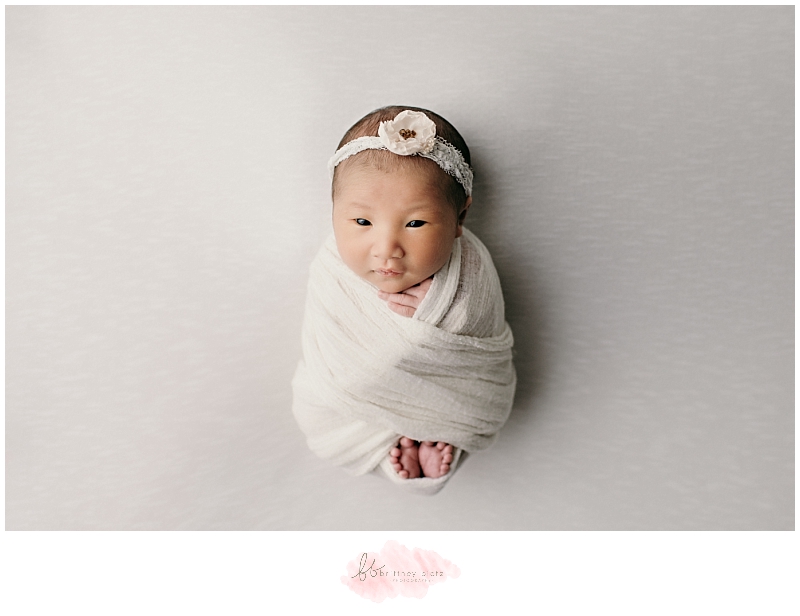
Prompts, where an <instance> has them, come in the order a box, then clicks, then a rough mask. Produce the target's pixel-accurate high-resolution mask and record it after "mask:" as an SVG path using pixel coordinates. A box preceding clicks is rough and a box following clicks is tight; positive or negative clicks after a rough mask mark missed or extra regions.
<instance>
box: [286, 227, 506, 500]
mask: <svg viewBox="0 0 800 616" xmlns="http://www.w3.org/2000/svg"><path fill="white" fill-rule="evenodd" d="M504 310H505V308H504V303H503V295H502V290H501V288H500V281H499V279H498V277H497V272H496V271H495V268H494V265H493V264H492V260H491V256H490V255H489V252H488V250H487V249H486V247H485V246H484V245H483V244H482V243H481V241H480V240H479V239H478V238H477V237H475V235H473V234H472V233H471V232H469V231H468V230H467V229H464V233H463V235H462V237H461V238H458V239H456V240H455V242H454V244H453V251H452V253H451V255H450V259H449V261H448V262H447V263H446V264H445V266H444V267H443V268H442V269H441V270H439V271H438V272H437V273H436V274H435V275H434V277H433V282H432V284H431V287H430V289H429V290H428V293H427V294H426V296H425V297H424V299H423V300H422V302H421V303H420V305H419V306H418V307H417V310H416V312H415V314H414V316H413V317H411V318H409V317H403V316H400V315H398V314H396V313H395V312H393V311H391V310H390V309H389V307H388V305H387V303H386V302H385V301H383V300H381V299H380V298H379V297H378V294H377V289H376V288H375V287H374V286H373V285H372V284H370V283H369V282H367V281H366V280H364V279H362V278H360V277H359V276H357V275H356V274H355V273H354V272H353V271H351V270H350V269H349V268H348V267H347V266H346V265H345V264H344V262H343V261H342V259H341V257H340V256H339V253H338V251H337V249H336V241H335V238H334V237H333V236H332V235H331V237H330V238H328V240H327V241H326V242H325V244H324V245H323V246H322V248H321V249H320V251H319V253H318V254H317V256H316V258H315V259H314V261H313V262H312V264H311V269H310V278H309V284H308V295H307V299H306V308H305V319H304V322H303V333H302V342H303V359H302V360H301V361H300V363H299V365H298V367H297V370H296V372H295V376H294V380H293V381H292V387H293V390H294V404H293V412H294V415H295V418H296V420H297V423H298V425H299V426H300V428H301V429H302V430H303V432H304V433H305V435H306V437H307V439H308V445H309V448H310V449H311V450H312V451H313V452H314V453H315V454H317V455H318V456H320V457H321V458H324V459H326V460H329V461H331V462H332V463H334V464H335V465H337V466H341V467H343V468H344V469H345V470H347V471H349V472H350V473H351V474H354V475H362V474H365V473H368V472H370V471H373V470H376V469H378V468H380V469H381V471H382V472H383V473H384V474H385V475H386V476H387V477H388V478H390V479H391V480H392V481H394V482H396V483H397V484H398V485H401V486H403V487H405V488H407V489H410V490H412V491H415V492H419V493H429V494H432V493H435V492H437V491H438V490H439V489H441V487H442V486H443V485H444V483H445V482H446V481H447V480H449V479H450V477H451V476H452V475H453V473H454V472H455V470H456V467H457V466H458V463H459V460H461V459H462V458H463V457H464V452H474V451H478V450H481V449H485V448H486V447H488V446H489V445H491V444H492V443H493V442H494V440H495V438H496V435H497V432H498V430H500V428H501V427H502V426H503V424H504V423H505V421H506V419H507V418H508V415H509V413H510V411H511V405H512V402H513V398H514V390H515V387H516V373H515V371H514V366H513V363H512V356H511V348H512V346H513V342H514V340H513V336H512V334H511V329H510V328H509V326H508V323H506V322H505V316H504ZM401 436H407V437H409V438H412V439H414V440H418V441H423V440H426V441H444V442H446V443H450V444H452V445H453V447H454V460H453V463H452V464H451V470H450V472H449V473H447V474H446V475H445V476H443V477H440V478H435V479H434V478H428V477H424V478H419V479H401V478H400V477H399V476H398V475H397V473H396V472H395V471H394V469H393V468H392V467H391V464H390V463H389V460H388V454H389V451H390V450H391V449H392V448H393V447H394V446H395V445H396V443H397V441H398V439H399V438H400V437H401Z"/></svg>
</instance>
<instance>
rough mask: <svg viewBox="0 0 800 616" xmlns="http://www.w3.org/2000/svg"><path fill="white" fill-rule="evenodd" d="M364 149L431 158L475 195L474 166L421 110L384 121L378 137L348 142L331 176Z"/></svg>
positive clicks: (334, 159) (333, 162) (333, 160)
mask: <svg viewBox="0 0 800 616" xmlns="http://www.w3.org/2000/svg"><path fill="white" fill-rule="evenodd" d="M364 150H389V151H390V152H394V153H395V154H399V155H400V156H412V155H415V156H422V157H423V158H429V159H431V160H432V161H433V162H435V163H436V164H437V165H439V166H440V167H441V168H442V170H444V171H445V172H446V173H449V174H450V175H452V176H453V177H454V178H455V179H456V180H458V183H459V184H461V186H463V187H464V192H465V193H467V196H468V197H469V196H470V195H471V194H472V169H470V168H469V165H468V164H467V161H465V160H464V156H463V155H462V154H461V152H459V151H458V149H456V148H455V146H453V145H451V144H450V143H448V142H447V141H445V140H444V139H442V138H441V137H437V136H436V124H434V123H433V120H431V119H430V118H429V117H428V116H426V115H425V114H424V113H422V112H420V111H411V110H410V109H406V110H405V111H401V112H400V113H398V114H397V116H396V117H395V119H394V120H388V121H387V122H381V125H380V126H379V127H378V136H377V137H359V138H358V139H353V140H352V141H349V142H347V143H345V144H344V145H343V146H342V147H341V148H339V149H338V150H336V153H335V154H334V155H333V156H332V157H331V159H330V160H329V161H328V171H329V172H330V175H331V178H333V170H334V169H336V165H338V164H339V163H340V162H342V161H343V160H346V159H347V158H350V157H351V156H353V155H354V154H358V153H359V152H363V151H364Z"/></svg>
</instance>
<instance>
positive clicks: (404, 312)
mask: <svg viewBox="0 0 800 616" xmlns="http://www.w3.org/2000/svg"><path fill="white" fill-rule="evenodd" d="M389 310H391V311H392V312H396V313H397V314H399V315H400V316H404V317H413V316H414V313H415V312H416V311H417V310H416V308H411V307H410V306H403V305H401V304H396V303H395V302H389Z"/></svg>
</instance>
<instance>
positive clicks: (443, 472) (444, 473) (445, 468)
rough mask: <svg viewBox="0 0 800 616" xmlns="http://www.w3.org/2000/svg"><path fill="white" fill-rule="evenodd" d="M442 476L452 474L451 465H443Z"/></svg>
mask: <svg viewBox="0 0 800 616" xmlns="http://www.w3.org/2000/svg"><path fill="white" fill-rule="evenodd" d="M441 471H442V475H446V474H447V473H449V472H450V465H449V464H442V467H441Z"/></svg>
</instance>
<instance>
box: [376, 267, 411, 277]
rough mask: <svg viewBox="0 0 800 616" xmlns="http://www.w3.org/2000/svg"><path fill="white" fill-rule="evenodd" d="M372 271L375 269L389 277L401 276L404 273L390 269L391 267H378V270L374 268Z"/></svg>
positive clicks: (379, 273) (381, 274) (377, 272)
mask: <svg viewBox="0 0 800 616" xmlns="http://www.w3.org/2000/svg"><path fill="white" fill-rule="evenodd" d="M372 271H374V272H375V273H376V274H378V275H380V276H386V277H387V278H391V277H392V276H400V275H401V274H402V273H403V272H398V271H396V270H390V269H376V270H372Z"/></svg>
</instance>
